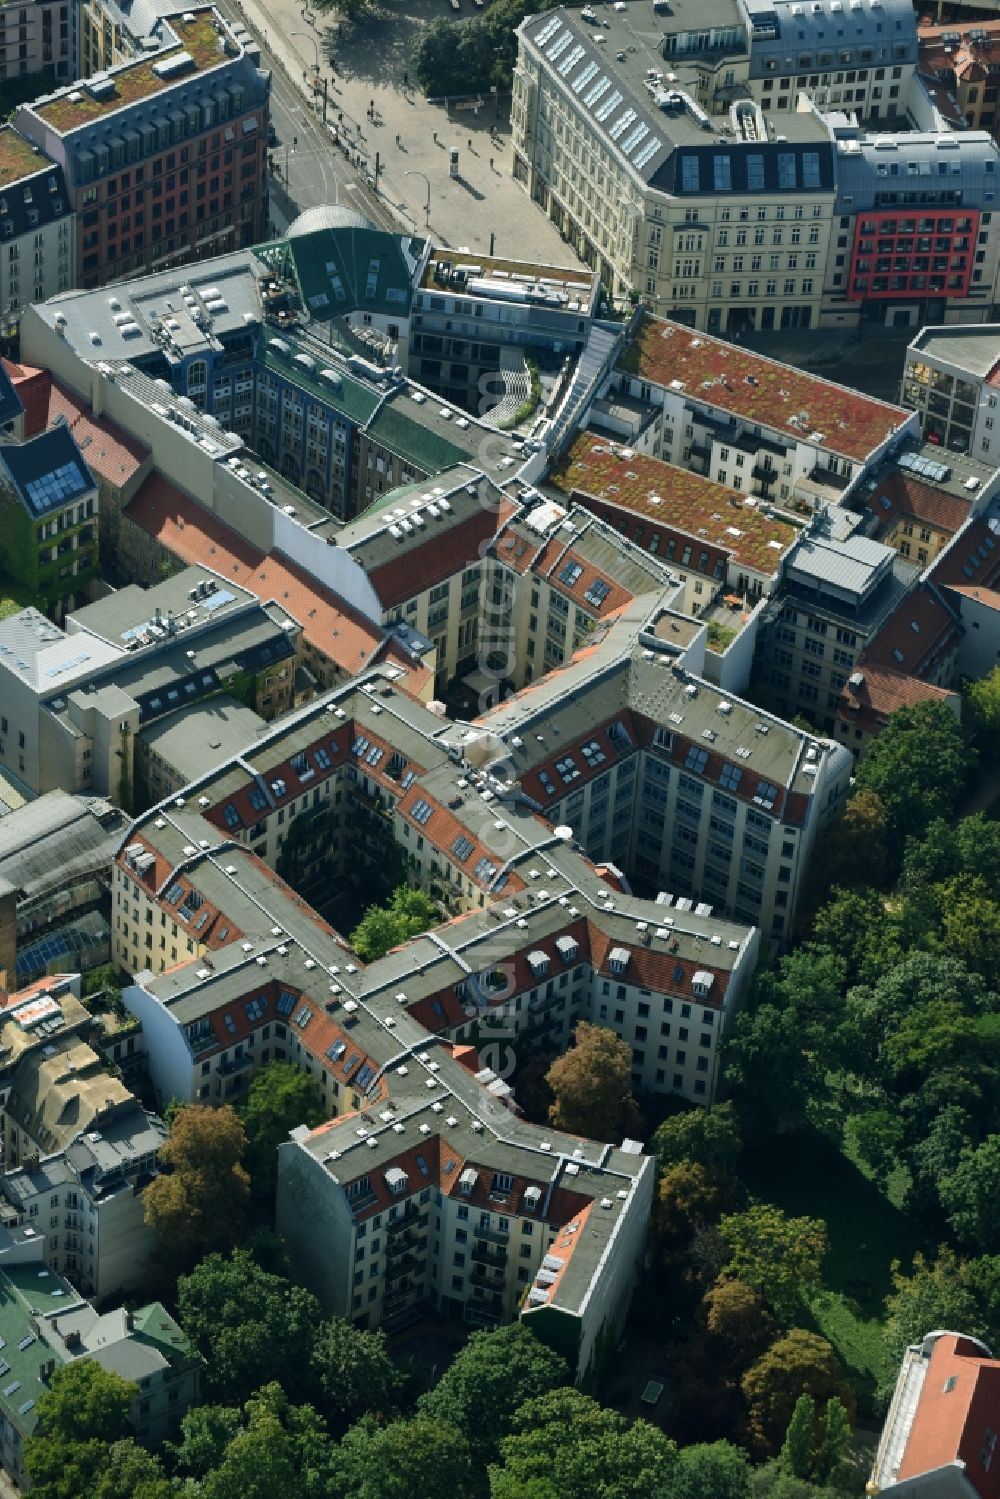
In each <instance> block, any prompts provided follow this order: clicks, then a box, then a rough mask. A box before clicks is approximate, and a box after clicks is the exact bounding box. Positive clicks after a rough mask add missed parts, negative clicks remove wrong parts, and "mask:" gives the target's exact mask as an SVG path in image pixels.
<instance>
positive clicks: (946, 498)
mask: <svg viewBox="0 0 1000 1499" xmlns="http://www.w3.org/2000/svg"><path fill="white" fill-rule="evenodd" d="M871 509H872V512H873V514H874V516H875V519H876V520H877V521H878V524H879V526H880V528H882V529H887V528H888V527H889V526H891V525H893V524H894V523H896V522H898V521H899V520H900V519H906V520H916V521H921V522H923V524H924V525H927V526H930V527H931V528H932V529H934V530H935V531H946V532H947V533H948V535H949V536H952V535H954V533H955V532H956V531H958V530H959V529H960V527H961V526H963V525H964V524H965V522H966V521H967V520H968V518H969V511H970V509H971V501H970V500H963V499H959V498H958V497H957V496H956V495H951V494H947V493H946V492H945V491H943V490H940V489H936V488H935V487H934V486H933V485H931V484H923V483H921V482H920V480H919V479H916V478H914V477H913V475H912V474H906V473H901V472H899V471H898V470H897V471H896V472H895V473H892V474H888V475H887V476H886V477H885V479H884V480H883V481H882V482H881V483H880V484H879V486H878V488H877V489H876V491H875V493H874V494H873V495H872V498H871Z"/></svg>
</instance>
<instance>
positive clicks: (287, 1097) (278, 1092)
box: [242, 1062, 328, 1197]
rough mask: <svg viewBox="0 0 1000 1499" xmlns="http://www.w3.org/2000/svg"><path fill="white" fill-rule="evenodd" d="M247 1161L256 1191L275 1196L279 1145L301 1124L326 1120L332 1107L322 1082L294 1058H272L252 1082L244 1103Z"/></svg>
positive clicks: (319, 1122)
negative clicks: (297, 1064)
mask: <svg viewBox="0 0 1000 1499" xmlns="http://www.w3.org/2000/svg"><path fill="white" fill-rule="evenodd" d="M242 1112H243V1128H244V1129H245V1131H246V1137H247V1164H248V1166H249V1167H250V1180H251V1183H252V1184H253V1188H254V1191H255V1193H257V1194H259V1195H263V1196H268V1197H270V1196H273V1194H274V1187H275V1182H276V1180H277V1173H278V1146H279V1145H282V1144H284V1142H285V1141H286V1140H287V1139H288V1134H289V1131H290V1130H293V1129H295V1128H297V1127H298V1126H299V1125H300V1124H306V1125H308V1126H309V1127H310V1129H313V1128H315V1126H316V1125H317V1124H322V1123H323V1121H324V1120H325V1119H326V1117H327V1113H328V1110H327V1108H326V1106H325V1104H324V1102H323V1094H322V1093H321V1092H320V1088H319V1084H318V1083H317V1082H316V1080H315V1079H314V1078H312V1077H310V1076H309V1074H308V1073H307V1072H303V1071H302V1070H301V1069H300V1068H298V1067H296V1066H295V1065H294V1063H292V1062H270V1063H269V1064H268V1065H267V1066H266V1067H263V1068H261V1070H260V1072H258V1073H257V1075H256V1077H255V1078H254V1079H253V1081H252V1082H251V1084H250V1090H249V1092H248V1094H247V1100H246V1103H245V1104H244V1106H243V1111H242Z"/></svg>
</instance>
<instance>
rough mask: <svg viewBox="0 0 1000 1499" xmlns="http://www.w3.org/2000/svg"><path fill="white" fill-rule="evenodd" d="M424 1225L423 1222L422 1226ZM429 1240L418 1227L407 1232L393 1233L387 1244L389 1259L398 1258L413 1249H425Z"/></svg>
mask: <svg viewBox="0 0 1000 1499" xmlns="http://www.w3.org/2000/svg"><path fill="white" fill-rule="evenodd" d="M423 1226H424V1225H423V1224H421V1225H420V1227H421V1228H422V1227H423ZM426 1246H427V1240H426V1239H425V1238H424V1237H423V1236H422V1235H421V1234H420V1233H419V1231H418V1230H417V1229H410V1230H408V1231H407V1232H406V1233H402V1234H393V1235H392V1236H391V1237H390V1239H389V1241H388V1243H387V1244H386V1246H385V1252H386V1258H387V1259H398V1258H399V1257H400V1256H401V1255H404V1254H409V1252H410V1250H411V1249H424V1248H426Z"/></svg>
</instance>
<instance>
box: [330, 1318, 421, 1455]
mask: <svg viewBox="0 0 1000 1499" xmlns="http://www.w3.org/2000/svg"><path fill="white" fill-rule="evenodd" d="M312 1368H313V1373H314V1374H315V1376H316V1379H317V1382H318V1385H319V1388H320V1389H321V1390H322V1392H323V1395H324V1397H325V1399H324V1410H325V1411H326V1413H327V1414H328V1415H329V1416H330V1417H331V1419H332V1420H333V1423H334V1425H335V1426H336V1427H337V1428H341V1427H347V1426H349V1425H350V1424H351V1422H353V1421H357V1420H359V1419H360V1417H361V1416H363V1415H365V1414H366V1413H372V1414H375V1413H378V1414H383V1415H389V1414H391V1413H392V1411H393V1409H394V1407H395V1405H396V1402H397V1399H398V1397H399V1394H400V1391H401V1389H402V1387H403V1382H404V1381H403V1376H402V1374H401V1373H400V1372H399V1370H398V1369H397V1368H396V1365H395V1364H394V1363H393V1361H392V1359H391V1358H390V1357H389V1354H388V1352H387V1351H386V1346H385V1333H384V1332H381V1331H376V1332H367V1331H365V1330H363V1329H362V1328H359V1327H355V1326H354V1324H353V1322H348V1321H347V1320H346V1319H345V1318H343V1317H331V1318H330V1320H329V1321H328V1322H324V1323H323V1324H322V1325H321V1327H320V1328H319V1331H318V1332H317V1334H316V1337H315V1340H314V1342H313V1350H312Z"/></svg>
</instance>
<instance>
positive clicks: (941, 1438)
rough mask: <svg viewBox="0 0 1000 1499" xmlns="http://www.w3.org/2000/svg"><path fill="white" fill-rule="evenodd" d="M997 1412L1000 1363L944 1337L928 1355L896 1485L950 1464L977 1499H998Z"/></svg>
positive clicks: (966, 1341)
mask: <svg viewBox="0 0 1000 1499" xmlns="http://www.w3.org/2000/svg"><path fill="white" fill-rule="evenodd" d="M998 1410H1000V1360H998V1359H993V1358H986V1357H985V1356H984V1355H983V1353H982V1350H981V1349H980V1348H979V1347H978V1346H977V1345H976V1344H975V1343H974V1342H972V1340H971V1339H969V1338H963V1337H959V1336H958V1335H957V1334H954V1333H949V1334H946V1335H945V1336H943V1337H940V1338H938V1339H937V1341H936V1342H935V1344H934V1347H933V1349H932V1351H931V1356H930V1359H929V1361H928V1366H927V1371H926V1373H925V1375H924V1382H923V1386H922V1388H921V1391H920V1397H919V1399H918V1401H917V1408H916V1411H915V1412H914V1415H913V1421H912V1424H911V1426H910V1430H909V1434H908V1436H907V1441H906V1447H905V1448H904V1451H903V1460H902V1462H901V1463H900V1467H899V1473H898V1481H899V1482H902V1481H903V1480H904V1479H907V1478H916V1477H918V1476H919V1475H920V1474H923V1473H930V1472H932V1471H933V1470H934V1469H936V1468H943V1467H945V1466H946V1465H947V1464H949V1463H954V1462H956V1461H960V1462H963V1463H964V1464H965V1478H966V1480H967V1482H968V1483H969V1484H970V1486H971V1487H972V1489H973V1491H974V1492H975V1493H977V1494H978V1495H979V1496H980V1499H1000V1455H997V1454H994V1453H993V1451H992V1448H989V1452H990V1457H991V1458H993V1459H994V1460H993V1461H990V1462H989V1465H988V1466H986V1465H984V1463H983V1453H984V1451H986V1450H987V1447H986V1443H987V1442H988V1440H989V1436H990V1435H992V1440H993V1442H994V1443H995V1442H996V1432H997V1427H998V1424H1000V1422H998V1417H997V1412H998Z"/></svg>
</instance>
